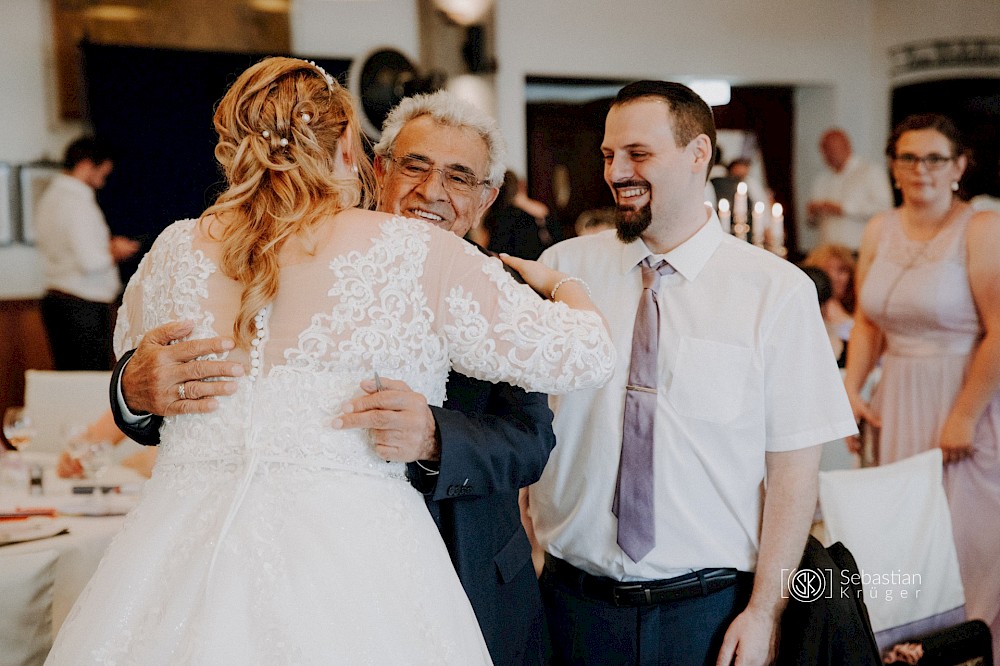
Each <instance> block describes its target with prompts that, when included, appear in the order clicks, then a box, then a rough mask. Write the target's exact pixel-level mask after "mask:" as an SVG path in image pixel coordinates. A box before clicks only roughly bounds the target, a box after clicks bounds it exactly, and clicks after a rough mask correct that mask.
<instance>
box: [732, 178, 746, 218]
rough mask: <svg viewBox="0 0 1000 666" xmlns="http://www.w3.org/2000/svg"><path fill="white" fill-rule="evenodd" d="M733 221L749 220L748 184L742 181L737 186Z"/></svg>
mask: <svg viewBox="0 0 1000 666" xmlns="http://www.w3.org/2000/svg"><path fill="white" fill-rule="evenodd" d="M733 222H735V223H737V224H746V222H747V184H746V183H740V184H739V185H737V186H736V196H735V197H733Z"/></svg>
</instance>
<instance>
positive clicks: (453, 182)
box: [389, 157, 486, 194]
mask: <svg viewBox="0 0 1000 666" xmlns="http://www.w3.org/2000/svg"><path fill="white" fill-rule="evenodd" d="M389 159H390V160H392V163H393V164H395V165H396V166H398V167H399V171H400V173H402V174H403V176H404V177H406V178H409V179H410V180H412V181H414V182H415V183H422V182H424V181H425V180H427V177H428V176H430V175H431V172H432V171H437V172H438V173H440V174H441V177H442V182H443V183H444V189H446V190H448V191H449V192H451V193H452V194H471V193H472V192H475V191H476V189H477V188H479V187H480V186H481V185H483V183H485V182H486V181H485V180H479V179H477V178H476V176H475V174H473V173H470V172H468V171H462V170H460V169H455V168H452V167H443V168H438V167H432V166H431V165H430V164H428V163H427V162H425V161H423V160H421V159H417V158H416V157H400V158H396V157H390V158H389Z"/></svg>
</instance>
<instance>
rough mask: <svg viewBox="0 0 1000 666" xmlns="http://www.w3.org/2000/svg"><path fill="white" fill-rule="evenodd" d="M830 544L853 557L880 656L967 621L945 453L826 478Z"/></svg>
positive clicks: (822, 479) (823, 499)
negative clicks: (840, 545) (946, 485)
mask: <svg viewBox="0 0 1000 666" xmlns="http://www.w3.org/2000/svg"><path fill="white" fill-rule="evenodd" d="M819 496H820V506H821V509H822V514H823V526H824V529H825V537H826V538H825V539H824V543H826V544H831V543H835V542H838V541H840V542H842V543H843V544H844V545H845V546H846V547H847V548H849V549H850V551H851V553H853V554H854V557H855V560H856V561H857V564H858V568H859V570H860V575H861V580H860V582H861V584H862V587H863V594H864V602H865V605H866V606H867V608H868V612H869V614H870V616H871V624H872V629H873V630H874V632H875V640H876V642H877V643H878V646H879V649H880V650H884V649H886V648H887V647H889V646H892V645H894V644H895V643H897V642H900V641H902V640H909V639H913V638H917V637H921V636H925V635H928V634H931V633H933V632H935V631H938V630H940V629H943V628H946V627H951V626H954V625H957V624H959V623H961V622H962V621H963V620H965V593H964V590H963V588H962V579H961V577H960V576H959V569H958V556H957V554H956V550H955V541H954V538H953V536H952V531H951V514H950V513H949V510H948V501H947V498H946V497H945V492H944V486H943V484H942V459H941V450H940V449H932V450H930V451H927V452H925V453H921V454H919V455H916V456H912V457H910V458H907V459H905V460H901V461H899V462H895V463H892V464H888V465H882V466H879V467H867V468H863V469H853V470H836V471H829V472H820V475H819Z"/></svg>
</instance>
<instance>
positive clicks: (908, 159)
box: [892, 153, 955, 171]
mask: <svg viewBox="0 0 1000 666" xmlns="http://www.w3.org/2000/svg"><path fill="white" fill-rule="evenodd" d="M953 159H955V158H954V157H948V156H946V155H938V154H937V153H931V154H930V155H924V156H923V157H918V156H916V155H914V154H913V153H903V154H902V155H897V156H896V157H895V158H893V160H892V161H893V162H895V163H896V165H897V166H901V167H903V168H904V169H916V168H917V166H918V165H920V164H921V163H922V164H923V165H924V166H925V167H927V170H928V171H937V170H939V169H943V168H944V166H945V165H946V164H948V163H949V162H951V161H952V160H953Z"/></svg>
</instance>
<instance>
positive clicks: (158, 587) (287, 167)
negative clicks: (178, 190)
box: [46, 58, 614, 666]
mask: <svg viewBox="0 0 1000 666" xmlns="http://www.w3.org/2000/svg"><path fill="white" fill-rule="evenodd" d="M215 127H216V129H217V131H218V134H219V142H218V145H217V146H216V149H215V154H216V157H217V158H218V160H219V162H220V163H221V164H222V167H223V169H224V170H225V175H226V179H227V183H228V189H227V190H226V191H225V192H224V193H223V194H222V195H221V196H220V197H219V198H218V200H217V201H216V203H215V204H214V205H213V206H212V207H210V208H209V209H208V210H207V211H206V212H205V213H204V214H203V215H202V216H201V217H200V218H199V219H197V220H184V221H180V222H176V223H174V224H173V225H171V226H170V227H168V228H167V229H166V230H165V231H164V232H163V233H162V234H161V235H160V237H159V238H158V239H157V241H156V243H155V244H154V246H153V248H152V249H151V250H150V252H149V253H148V254H147V255H146V257H145V258H144V259H143V261H142V263H141V265H140V267H139V270H138V271H137V272H136V274H135V276H134V277H133V278H132V280H131V281H130V282H129V285H128V288H127V290H126V292H125V297H124V304H123V306H122V308H121V310H120V313H119V319H118V327H117V330H116V333H115V345H116V351H117V352H118V353H119V354H120V353H122V352H123V351H125V350H128V349H131V348H133V347H135V346H136V344H137V343H138V341H139V340H140V339H141V338H142V336H143V334H144V333H145V332H146V331H148V330H149V329H151V328H154V327H156V326H157V325H159V324H163V323H165V322H167V321H173V320H179V319H189V320H192V321H195V322H196V325H195V332H194V334H193V337H214V336H216V335H219V334H222V333H224V332H228V331H230V330H231V331H232V332H233V337H234V339H235V341H236V347H235V349H234V350H233V351H232V352H230V356H229V358H230V359H231V360H238V361H240V362H242V363H243V364H244V366H245V368H246V372H245V374H244V376H243V377H241V378H239V379H238V380H237V381H238V382H239V390H238V391H237V392H236V394H234V395H232V396H230V397H228V398H222V399H220V407H219V409H218V410H217V411H215V412H212V413H209V414H199V415H185V416H176V417H168V418H167V419H165V421H164V424H163V427H162V430H161V444H160V447H159V459H158V461H157V463H156V467H155V469H154V471H153V477H152V479H151V480H150V481H149V482H147V484H146V487H145V490H144V494H143V497H142V500H141V502H140V503H139V505H138V506H137V507H136V508H135V509H134V510H133V511H132V512H131V514H130V515H129V516H128V518H127V519H126V523H125V526H124V529H123V530H122V532H121V533H120V534H119V535H118V536H117V537H116V539H115V540H114V542H113V544H112V545H111V547H110V548H109V550H108V552H107V554H106V555H105V557H104V560H103V561H102V562H101V565H100V567H99V568H98V570H97V572H96V573H95V575H94V577H93V579H92V580H91V582H90V584H89V585H88V587H87V589H86V590H85V591H84V593H83V594H82V595H81V597H80V599H79V600H78V602H77V604H76V606H75V607H74V609H73V611H72V612H71V614H70V617H69V619H68V620H67V622H66V623H65V625H64V626H63V629H62V631H61V632H60V634H59V636H58V638H57V639H56V642H55V645H54V646H53V649H52V652H51V654H50V655H49V660H48V661H47V662H46V663H49V664H74V665H77V664H83V663H99V664H141V665H142V666H153V665H156V664H206V665H213V666H214V665H216V664H223V663H229V664H268V665H271V664H332V663H344V664H402V663H407V664H430V663H434V664H476V663H488V662H489V654H488V653H487V651H486V646H485V644H484V643H483V640H482V636H481V634H480V632H479V628H478V625H477V624H476V619H475V616H474V615H473V612H472V608H471V606H470V605H469V602H468V600H467V599H466V598H465V594H464V592H463V591H462V588H461V586H460V584H459V581H458V578H457V576H456V575H455V572H454V570H453V568H452V564H451V561H450V560H449V558H448V553H447V551H446V550H445V547H444V545H443V543H442V542H441V540H440V537H439V535H438V532H437V530H436V529H435V527H434V524H433V522H432V520H431V518H430V515H429V514H428V512H427V510H426V508H425V507H424V502H423V499H422V497H421V496H420V495H419V493H417V491H415V490H414V489H413V488H412V487H411V486H410V485H409V483H407V481H406V478H405V476H404V473H405V466H404V465H403V464H402V463H390V462H386V461H384V460H381V459H380V458H378V457H377V456H376V455H375V453H374V450H373V447H372V443H371V441H370V438H369V437H368V435H367V433H366V431H363V430H337V429H335V428H333V427H332V426H331V424H332V422H333V421H334V419H336V418H337V416H339V415H340V413H341V412H340V406H341V405H342V404H343V403H344V402H346V401H347V400H350V399H352V398H354V397H356V396H357V395H358V394H359V393H360V389H359V388H358V385H359V382H360V381H361V380H363V379H371V378H373V377H376V376H377V375H382V376H390V377H394V378H399V379H402V380H404V381H406V382H407V383H408V384H409V385H410V386H411V387H412V388H414V389H415V390H417V391H420V392H421V393H423V394H425V395H426V396H427V397H428V401H429V402H430V403H432V404H441V402H442V401H443V399H444V397H445V379H446V377H447V373H448V371H449V368H450V367H451V366H454V367H455V368H457V369H459V370H461V371H462V372H463V373H465V374H469V375H472V376H475V377H478V378H481V379H487V380H492V381H507V382H511V383H515V384H517V385H520V386H522V387H524V388H526V389H529V390H534V391H544V392H549V393H559V392H566V391H571V390H575V389H582V388H591V387H596V386H599V385H601V384H602V383H604V382H605V381H606V380H607V379H608V378H609V377H610V375H611V372H612V367H613V362H614V359H613V356H614V353H613V349H612V345H611V341H610V339H609V337H608V335H607V332H606V330H605V327H604V323H603V320H602V319H601V317H600V314H599V313H597V312H596V311H595V310H594V307H593V305H592V303H591V302H590V299H589V297H588V296H587V294H586V291H585V287H584V286H583V285H582V284H580V283H578V282H575V281H569V282H566V281H563V278H565V276H564V275H563V274H560V273H557V272H555V271H551V270H550V269H547V268H544V267H541V266H539V265H530V266H526V267H527V268H528V269H529V270H527V271H526V273H528V275H526V276H525V277H526V278H527V279H528V280H529V281H530V283H531V285H532V286H533V287H534V288H535V289H537V290H538V291H539V292H540V293H543V294H549V293H551V292H552V289H553V287H555V286H556V284H557V283H560V287H559V289H558V290H557V291H556V296H557V297H558V299H559V300H560V301H562V302H550V301H545V300H542V299H540V298H538V297H537V295H536V294H535V293H534V292H533V291H532V290H531V289H530V288H529V287H527V286H525V285H519V284H516V283H515V282H514V281H513V280H512V279H511V278H510V277H509V276H508V275H507V274H506V273H505V272H504V270H503V266H502V265H501V263H500V262H499V261H497V260H495V259H490V258H487V257H485V256H483V255H482V254H480V252H479V251H478V250H476V249H475V248H474V247H473V246H471V245H469V244H467V243H465V242H464V241H462V240H461V239H459V238H457V237H455V236H453V235H452V234H450V233H448V232H446V231H442V230H439V229H436V228H433V227H431V226H429V225H427V224H425V223H424V222H419V221H412V220H407V219H404V218H399V217H393V216H391V215H387V214H382V213H374V212H369V211H366V210H362V209H360V208H357V207H356V206H358V204H359V203H363V199H365V198H366V197H365V196H364V193H365V192H367V189H368V188H367V187H366V186H365V183H370V182H371V181H370V166H369V164H368V163H367V161H366V159H365V155H364V152H363V150H362V145H361V140H360V135H359V133H358V123H357V119H356V117H355V114H354V111H353V109H352V104H351V98H350V96H349V95H348V93H347V92H346V91H345V90H344V89H343V88H341V87H340V86H339V85H338V84H337V83H336V82H334V81H333V79H332V78H330V77H329V76H328V75H327V74H326V73H325V72H324V71H323V70H322V69H321V68H319V67H317V66H315V65H313V64H311V63H308V62H305V61H302V60H295V59H290V58H269V59H266V60H263V61H261V62H260V63H258V64H256V65H254V66H252V67H250V68H249V69H248V70H247V71H245V72H244V73H243V74H242V75H241V76H240V77H239V78H238V79H237V80H236V82H235V83H234V84H233V85H232V87H231V88H230V89H229V91H228V92H227V93H226V95H225V97H224V98H223V99H222V101H221V102H220V104H219V107H218V109H217V111H216V113H215ZM480 185H481V183H480ZM519 265H521V264H519Z"/></svg>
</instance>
